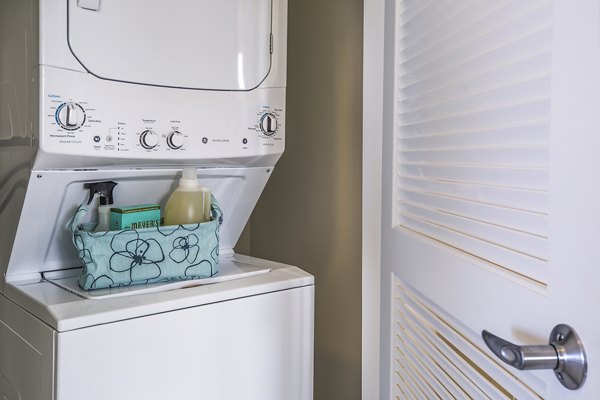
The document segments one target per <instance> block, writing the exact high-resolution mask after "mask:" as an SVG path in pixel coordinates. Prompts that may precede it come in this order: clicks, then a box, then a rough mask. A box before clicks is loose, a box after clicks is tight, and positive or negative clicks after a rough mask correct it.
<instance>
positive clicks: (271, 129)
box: [260, 113, 278, 136]
mask: <svg viewBox="0 0 600 400" xmlns="http://www.w3.org/2000/svg"><path fill="white" fill-rule="evenodd" d="M277 127H278V122H277V117H276V116H275V115H274V114H271V113H266V114H263V116H262V117H261V118H260V130H261V131H262V133H264V134H265V135H267V136H273V135H274V134H275V132H277Z"/></svg>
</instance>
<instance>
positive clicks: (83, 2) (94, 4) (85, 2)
mask: <svg viewBox="0 0 600 400" xmlns="http://www.w3.org/2000/svg"><path fill="white" fill-rule="evenodd" d="M77 6H78V7H81V8H85V9H86V10H92V11H98V10H100V0H77Z"/></svg>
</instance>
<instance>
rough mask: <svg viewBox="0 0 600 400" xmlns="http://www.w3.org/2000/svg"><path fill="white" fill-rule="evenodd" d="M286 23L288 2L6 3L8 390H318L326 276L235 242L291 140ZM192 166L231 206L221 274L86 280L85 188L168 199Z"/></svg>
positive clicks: (2, 334) (88, 395) (168, 393)
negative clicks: (114, 284) (135, 281)
mask: <svg viewBox="0 0 600 400" xmlns="http://www.w3.org/2000/svg"><path fill="white" fill-rule="evenodd" d="M286 18H287V3H286V1H285V0H223V1H210V0H195V1H185V0H172V1H169V2H161V1H152V2H148V1H147V0H127V1H119V0H43V1H33V0H6V1H3V2H2V4H1V5H0V26H1V28H0V51H1V52H2V54H1V55H0V66H1V67H2V68H0V185H1V187H0V230H1V234H0V235H1V237H0V239H1V240H0V272H1V274H0V292H1V293H0V398H2V399H6V400H16V399H20V400H30V399H36V400H46V399H57V400H74V399H77V400H80V399H86V400H96V399H103V400H104V399H113V400H114V399H128V400H131V399H144V400H149V399H167V398H168V399H239V398H244V399H256V400H282V399H286V400H295V399H297V400H308V399H312V361H313V358H312V357H313V356H312V353H313V296H314V286H313V277H312V276H310V275H309V274H306V273H305V272H303V271H302V270H300V269H298V268H296V267H292V266H287V265H282V264H278V263H274V262H269V261H265V260H260V259H255V258H251V257H245V256H240V255H236V254H234V252H233V250H232V248H233V246H234V245H235V243H236V241H237V239H238V237H239V235H240V233H241V231H242V229H243V227H244V225H245V223H246V221H247V219H248V217H249V215H250V213H251V211H252V209H253V207H254V205H255V203H256V201H257V199H258V197H259V195H260V193H261V191H262V189H263V187H264V185H265V184H266V182H267V179H268V178H269V176H270V174H271V172H272V170H273V165H274V164H275V163H276V161H277V160H278V159H279V157H280V155H281V153H282V152H283V149H284V131H285V107H284V106H285V79H286V76H285V71H286ZM183 166H195V167H196V168H197V169H198V174H199V179H200V181H201V184H203V185H204V186H208V187H210V188H211V189H212V190H213V192H214V194H215V196H216V197H217V199H218V200H219V201H220V204H221V206H222V209H223V211H224V215H225V219H224V223H223V225H222V228H221V245H220V270H221V272H220V275H218V277H217V278H218V279H219V277H220V279H221V280H222V282H219V283H214V284H209V285H202V286H192V287H187V288H180V289H173V288H172V287H130V288H128V289H127V290H125V289H121V290H100V291H91V292H89V293H86V292H83V291H81V290H79V289H78V287H77V285H76V279H77V274H78V272H79V270H78V268H79V267H80V266H81V262H80V260H79V258H78V255H77V252H76V251H75V250H74V248H73V245H72V243H71V238H70V234H69V232H68V231H67V229H66V225H67V223H68V221H69V219H70V218H71V216H72V214H73V212H74V211H75V209H76V207H77V206H78V205H79V204H80V203H82V202H84V201H85V200H86V197H87V195H88V194H87V193H86V191H85V190H84V188H83V184H84V183H85V182H91V181H103V180H113V181H115V182H117V183H118V186H117V187H116V189H115V191H114V197H115V203H116V204H123V205H128V204H143V203H160V204H161V205H163V206H164V204H165V201H166V199H167V197H168V195H169V193H170V192H171V191H172V190H173V189H174V188H175V187H176V185H177V179H178V177H179V175H180V171H181V169H182V167H183ZM92 211H93V210H92ZM90 214H94V212H91V213H90ZM92 218H93V217H92ZM197 282H200V281H197ZM145 291H151V293H147V292H145Z"/></svg>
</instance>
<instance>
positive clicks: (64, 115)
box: [55, 101, 85, 131]
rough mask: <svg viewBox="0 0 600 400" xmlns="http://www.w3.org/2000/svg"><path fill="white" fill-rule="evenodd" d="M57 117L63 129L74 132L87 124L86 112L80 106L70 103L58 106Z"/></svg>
mask: <svg viewBox="0 0 600 400" xmlns="http://www.w3.org/2000/svg"><path fill="white" fill-rule="evenodd" d="M55 117H56V122H57V123H58V125H60V127H61V128H63V129H66V130H68V131H74V130H77V129H79V128H81V126H82V125H83V124H84V123H85V110H84V109H83V107H82V106H81V105H80V104H77V103H73V102H70V101H69V102H66V103H62V104H61V105H60V106H58V108H57V109H56V114H55Z"/></svg>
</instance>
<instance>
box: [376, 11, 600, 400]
mask: <svg viewBox="0 0 600 400" xmlns="http://www.w3.org/2000/svg"><path fill="white" fill-rule="evenodd" d="M386 1H387V3H386V44H385V51H386V59H385V65H386V68H385V73H384V88H385V89H384V104H385V107H384V113H383V126H384V129H383V131H384V133H383V135H384V136H383V143H384V145H383V179H382V182H383V192H382V196H383V204H382V274H381V278H382V285H381V304H382V313H381V319H382V323H381V338H382V340H381V343H382V344H381V346H382V353H381V354H382V355H381V371H382V372H381V387H380V390H381V396H380V397H381V398H382V399H388V398H389V399H552V400H558V399H561V400H562V399H569V400H570V399H600V317H599V314H598V311H597V309H598V307H600V251H599V249H600V55H599V53H600V3H599V2H598V1H597V0H574V1H566V0H555V1H550V0H526V1H524V0H513V1H508V0H505V1H487V0H456V1H450V0H386ZM559 323H566V324H569V325H570V326H572V327H573V328H575V330H576V331H577V333H578V334H579V335H580V337H581V339H582V341H583V343H584V346H585V350H586V352H587V355H588V359H589V367H588V378H587V380H586V382H585V383H584V385H583V387H582V388H581V389H579V390H568V389H566V388H564V387H563V386H562V385H561V384H560V383H559V381H558V380H557V379H556V378H555V376H554V374H553V372H552V371H519V370H516V369H513V368H511V367H509V366H507V365H506V364H504V363H502V362H501V361H500V360H499V359H497V358H496V357H495V356H494V355H493V354H492V353H491V352H490V351H489V350H487V348H486V346H485V344H484V343H483V341H482V339H481V336H480V334H481V331H482V330H483V329H486V330H488V331H491V332H492V333H494V334H496V335H498V336H500V337H502V338H504V339H506V340H509V341H511V342H514V343H517V344H523V345H524V344H530V345H532V344H537V345H542V344H547V343H548V337H549V334H550V331H551V330H552V328H553V327H554V326H555V325H557V324H559Z"/></svg>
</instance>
